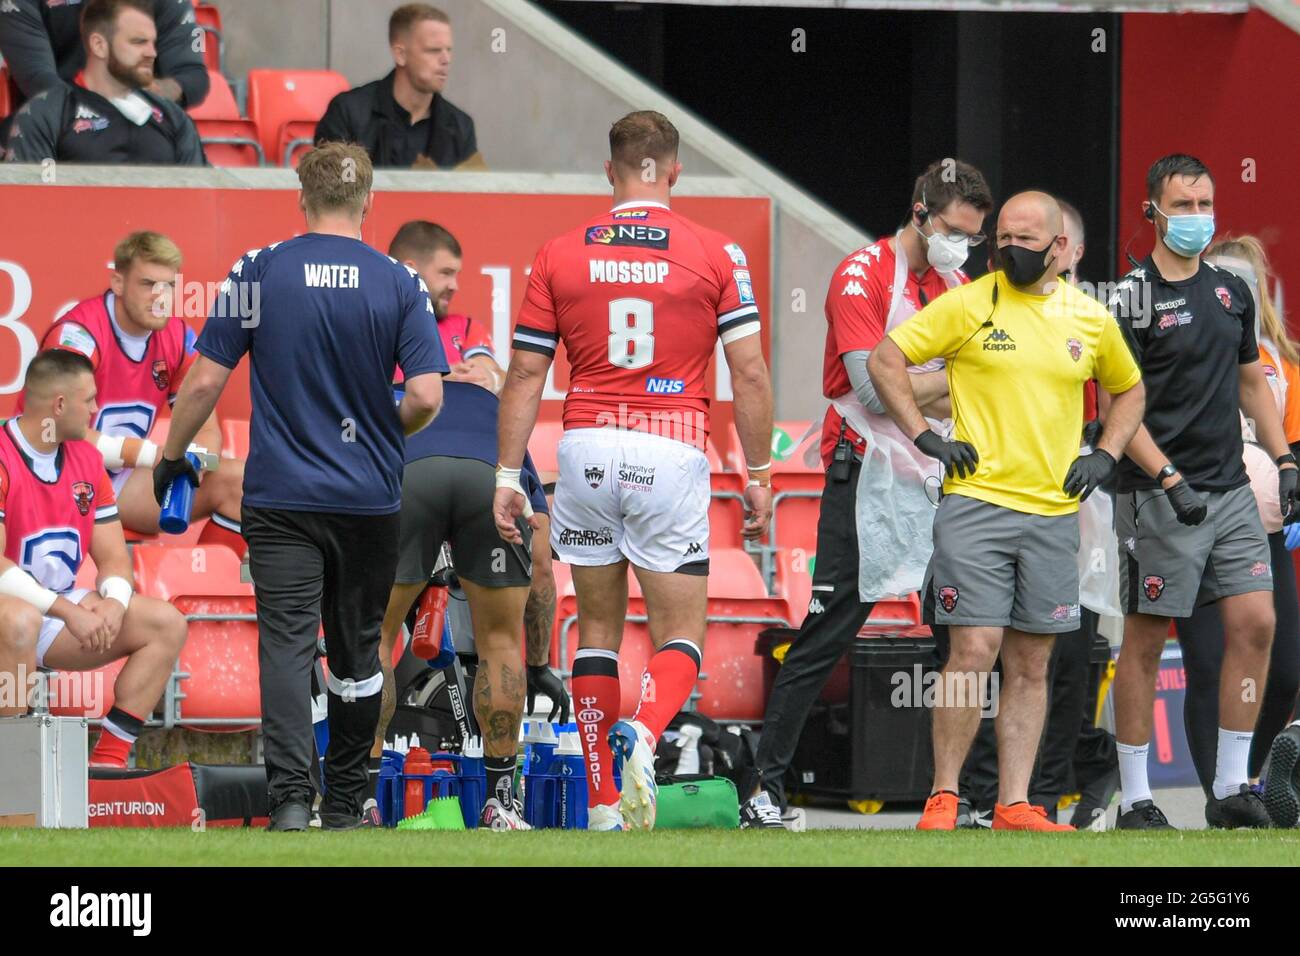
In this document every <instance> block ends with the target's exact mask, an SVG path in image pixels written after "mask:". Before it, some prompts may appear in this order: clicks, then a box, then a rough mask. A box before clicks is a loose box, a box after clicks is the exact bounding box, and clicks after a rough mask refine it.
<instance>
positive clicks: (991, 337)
mask: <svg viewBox="0 0 1300 956" xmlns="http://www.w3.org/2000/svg"><path fill="white" fill-rule="evenodd" d="M1015 350H1016V340H1015V339H1013V338H1012V337H1011V335H1010V334H1009V333H1008V332H1007V330H1006V329H994V330H993V331H992V332H990V333H989V334H988V335H986V336H985V337H984V351H985V352H1014V351H1015Z"/></svg>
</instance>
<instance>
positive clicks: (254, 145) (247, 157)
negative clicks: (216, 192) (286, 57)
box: [188, 67, 349, 167]
mask: <svg viewBox="0 0 1300 956" xmlns="http://www.w3.org/2000/svg"><path fill="white" fill-rule="evenodd" d="M208 79H209V81H210V87H209V91H208V96H207V99H205V100H204V101H203V102H202V103H201V104H199V105H198V106H196V107H194V108H193V109H191V110H189V111H188V112H189V114H190V118H191V119H193V120H194V125H195V127H197V129H198V132H199V139H200V140H202V142H203V150H204V152H205V153H206V154H207V157H208V162H209V163H211V164H212V165H213V166H228V167H229V166H264V165H267V164H268V163H270V164H272V165H282V166H290V167H296V166H297V163H298V159H299V157H300V156H301V155H302V153H303V152H305V151H306V150H307V149H308V148H309V147H310V146H311V143H312V138H313V136H314V135H315V132H316V122H317V121H318V120H319V119H320V118H321V116H322V115H324V113H325V108H326V107H327V106H329V102H330V100H332V99H333V98H334V97H335V96H336V95H338V94H339V93H342V92H344V91H345V90H347V89H348V88H349V83H348V81H347V78H346V77H345V76H343V74H341V73H336V72H334V71H333V70H249V71H248V98H247V111H248V115H247V116H241V115H240V112H239V104H238V103H237V102H236V100H235V94H234V92H233V91H232V90H231V88H230V84H229V83H227V82H226V78H225V77H224V76H223V75H222V74H221V73H220V72H219V71H217V70H214V69H212V68H211V67H209V69H208Z"/></svg>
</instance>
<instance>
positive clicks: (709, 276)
mask: <svg viewBox="0 0 1300 956" xmlns="http://www.w3.org/2000/svg"><path fill="white" fill-rule="evenodd" d="M758 331H760V329H759V311H758V305H757V303H756V301H755V295H754V283H753V280H752V279H751V278H750V274H749V269H748V268H747V265H746V262H745V253H744V251H743V250H742V249H741V248H740V246H739V245H737V244H736V243H734V242H731V241H730V240H729V239H728V238H727V237H726V236H724V235H722V234H721V233H718V232H714V231H713V230H712V229H706V228H704V227H703V226H699V225H696V224H695V223H693V222H691V221H690V220H688V219H686V218H685V217H683V216H680V215H678V214H677V213H675V212H673V211H672V210H671V209H669V208H668V207H667V206H664V205H662V204H661V203H655V202H629V203H623V204H622V205H620V206H617V207H615V208H614V209H612V210H610V211H609V212H606V213H602V214H600V215H599V216H596V217H595V218H593V219H591V220H589V221H587V222H586V223H584V224H583V225H581V226H579V227H578V228H576V229H571V230H569V231H568V232H565V233H562V234H561V235H559V236H557V237H556V238H554V239H552V240H550V241H549V242H547V243H546V245H544V246H542V249H541V251H540V252H538V253H537V258H536V260H535V261H534V263H533V269H532V273H531V274H530V275H529V277H528V289H527V291H526V292H525V294H524V303H523V306H522V307H521V308H520V310H519V318H518V321H517V323H516V325H515V333H514V339H513V342H512V344H513V346H514V348H516V349H525V350H528V351H533V352H540V353H542V354H544V355H549V356H553V355H554V354H555V349H556V346H557V344H558V343H559V342H561V341H562V342H564V346H565V350H566V352H567V355H568V359H569V365H570V384H569V391H568V394H567V395H566V396H565V400H564V427H565V428H566V429H569V428H599V427H605V426H611V427H616V428H624V429H627V430H631V431H652V432H655V433H657V434H662V435H666V436H667V437H670V438H676V439H678V440H682V441H686V442H688V443H690V444H693V445H696V446H697V447H703V445H704V441H705V439H706V438H707V437H708V411H709V395H708V391H707V389H706V387H705V373H706V370H707V369H708V365H709V360H710V359H711V358H712V357H713V353H714V350H715V348H716V346H717V342H718V340H719V339H721V340H722V341H723V342H724V343H726V342H730V341H734V340H735V339H737V338H741V337H743V336H746V335H751V334H753V333H756V332H758Z"/></svg>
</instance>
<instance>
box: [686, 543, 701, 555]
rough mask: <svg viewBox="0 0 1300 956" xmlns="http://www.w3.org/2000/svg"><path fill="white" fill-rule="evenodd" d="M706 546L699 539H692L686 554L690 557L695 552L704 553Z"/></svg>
mask: <svg viewBox="0 0 1300 956" xmlns="http://www.w3.org/2000/svg"><path fill="white" fill-rule="evenodd" d="M703 553H704V548H703V547H701V545H700V543H699V542H698V541H692V542H691V545H690V547H688V548H687V549H686V556H687V557H688V558H689V557H690V556H691V555H693V554H703Z"/></svg>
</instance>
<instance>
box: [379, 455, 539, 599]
mask: <svg viewBox="0 0 1300 956" xmlns="http://www.w3.org/2000/svg"><path fill="white" fill-rule="evenodd" d="M495 492H496V470H495V469H494V468H493V467H492V466H491V465H489V464H488V463H487V462H483V461H478V460H477V459H474V458H442V457H439V456H434V457H432V458H421V459H419V460H418V461H413V462H411V463H410V464H409V465H407V466H406V469H405V470H404V471H403V472H402V511H401V519H402V530H401V535H400V537H399V539H398V547H397V555H398V556H397V583H398V584H423V583H424V582H425V581H427V580H429V575H431V574H432V573H433V567H434V565H435V564H437V562H438V552H439V551H440V550H442V545H443V542H450V543H451V556H452V561H453V562H455V566H456V574H457V575H459V576H460V577H462V578H464V579H465V580H467V581H472V582H473V583H474V584H478V585H482V586H483V587H485V588H511V587H528V585H529V583H530V582H531V580H532V573H533V572H532V566H533V565H532V557H531V552H530V551H529V547H530V544H531V537H532V529H531V528H529V527H528V524H527V522H520V528H521V530H522V532H523V536H524V544H523V546H522V547H521V546H520V545H517V544H510V543H508V542H506V541H502V540H501V536H500V535H498V534H497V527H496V523H495V522H494V521H493V520H492V496H493V495H494V494H495Z"/></svg>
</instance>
